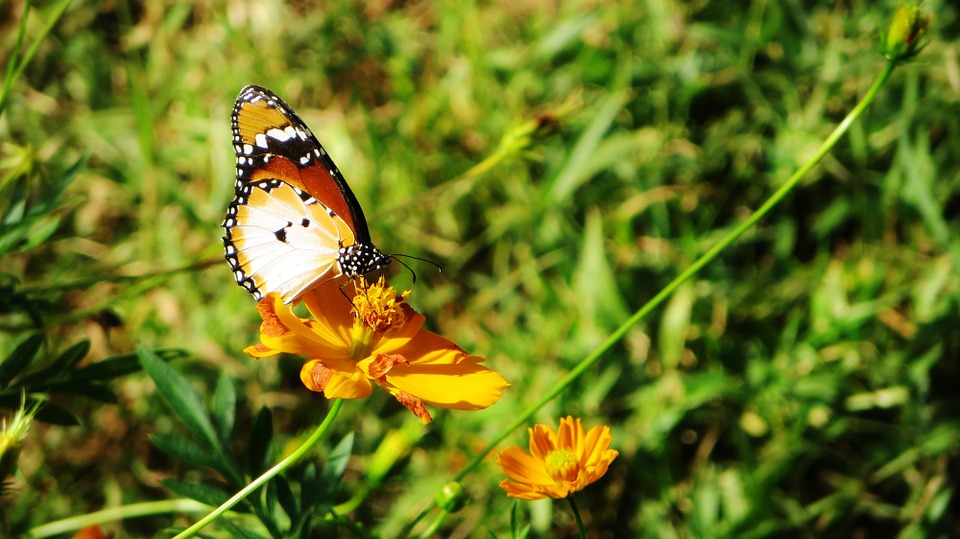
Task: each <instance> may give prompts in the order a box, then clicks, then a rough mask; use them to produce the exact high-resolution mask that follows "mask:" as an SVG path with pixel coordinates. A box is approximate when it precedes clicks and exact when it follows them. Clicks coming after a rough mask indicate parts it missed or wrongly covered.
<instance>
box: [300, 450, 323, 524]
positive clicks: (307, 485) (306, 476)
mask: <svg viewBox="0 0 960 539" xmlns="http://www.w3.org/2000/svg"><path fill="white" fill-rule="evenodd" d="M317 477H318V475H317V466H316V465H315V464H314V463H313V462H308V463H306V464H305V465H304V467H303V472H302V473H301V474H300V507H301V511H302V512H304V513H306V512H307V511H308V510H309V509H310V508H311V507H313V506H314V504H315V503H316V502H317V500H318V498H320V494H321V491H322V490H323V489H324V488H325V485H324V484H323V483H322V482H321V481H318V480H317Z"/></svg>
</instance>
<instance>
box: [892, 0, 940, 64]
mask: <svg viewBox="0 0 960 539" xmlns="http://www.w3.org/2000/svg"><path fill="white" fill-rule="evenodd" d="M932 18H933V17H932V16H931V15H928V14H925V13H924V12H923V9H922V8H921V7H920V5H919V4H914V5H912V6H907V5H906V4H900V5H899V6H898V7H897V10H896V11H895V12H894V13H893V20H892V21H891V22H890V29H889V30H887V38H886V40H885V41H884V44H883V54H884V56H886V57H887V58H889V59H890V60H897V61H900V60H909V59H910V58H913V57H914V56H916V55H917V54H919V53H920V50H921V49H923V45H921V44H920V40H921V38H923V35H924V34H925V33H926V32H927V27H928V26H929V25H930V21H931V19H932Z"/></svg>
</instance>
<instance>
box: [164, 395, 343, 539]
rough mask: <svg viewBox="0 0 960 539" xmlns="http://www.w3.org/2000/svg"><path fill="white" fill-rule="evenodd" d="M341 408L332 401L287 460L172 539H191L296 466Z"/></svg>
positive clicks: (340, 401) (320, 437)
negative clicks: (318, 422) (262, 487)
mask: <svg viewBox="0 0 960 539" xmlns="http://www.w3.org/2000/svg"><path fill="white" fill-rule="evenodd" d="M341 406H343V399H336V400H334V401H333V406H331V407H330V412H329V413H328V414H327V417H326V418H325V419H324V420H323V423H321V424H320V426H319V427H317V430H315V431H313V434H311V435H310V438H308V439H307V441H306V442H303V444H301V445H300V447H298V448H297V449H296V451H294V452H293V453H291V454H290V456H288V457H287V458H285V459H283V460H281V461H280V462H278V463H277V464H276V465H275V466H274V467H273V468H270V469H269V470H267V471H266V472H264V473H263V475H261V476H260V477H258V478H256V479H254V480H253V482H252V483H250V484H249V485H247V486H245V487H243V489H242V490H240V492H238V493H236V494H234V495H233V497H232V498H230V499H229V500H227V501H226V502H224V503H223V505H221V506H220V507H217V508H216V509H214V510H213V511H212V512H211V513H210V514H208V515H207V516H205V517H203V518H202V519H200V520H199V521H198V522H197V523H196V524H194V525H193V526H190V527H189V528H187V529H186V530H184V531H182V532H180V533H178V534H177V535H176V536H174V538H173V539H185V538H187V537H193V536H194V535H196V533H197V532H199V531H200V530H201V529H202V528H203V527H204V526H206V525H207V524H210V523H211V522H213V521H214V520H216V519H218V518H220V516H221V515H222V514H224V513H225V512H227V511H228V510H229V509H230V508H231V507H233V506H234V505H236V504H237V503H239V502H240V501H241V500H243V499H244V498H246V497H247V496H249V495H250V493H252V492H253V491H255V490H257V489H258V488H260V487H261V486H263V485H264V484H266V482H267V481H269V480H271V479H273V478H274V477H276V476H277V474H279V473H280V472H282V471H284V470H286V469H287V468H289V467H290V466H293V465H294V464H296V463H297V462H298V461H299V460H300V459H301V458H303V456H304V455H306V454H307V452H309V451H310V450H311V449H313V446H315V445H316V444H317V442H319V441H320V440H321V439H322V438H323V436H324V435H325V434H326V433H327V431H328V430H329V429H330V425H332V424H333V420H334V419H336V417H337V413H339V412H340V407H341Z"/></svg>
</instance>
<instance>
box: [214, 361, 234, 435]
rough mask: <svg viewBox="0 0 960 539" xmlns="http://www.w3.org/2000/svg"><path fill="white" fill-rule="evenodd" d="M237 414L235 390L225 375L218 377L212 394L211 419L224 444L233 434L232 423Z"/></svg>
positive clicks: (230, 379) (231, 380) (228, 377)
mask: <svg viewBox="0 0 960 539" xmlns="http://www.w3.org/2000/svg"><path fill="white" fill-rule="evenodd" d="M236 413H237V388H236V385H234V383H233V378H231V377H230V376H229V375H227V374H226V373H222V374H221V375H220V379H219V380H218V381H217V390H216V392H215V393H214V394H213V419H214V421H215V422H216V426H217V432H218V433H219V434H220V439H221V440H223V441H224V442H227V441H228V440H230V433H232V432H233V423H234V419H235V418H236Z"/></svg>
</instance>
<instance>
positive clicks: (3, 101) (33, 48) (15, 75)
mask: <svg viewBox="0 0 960 539" xmlns="http://www.w3.org/2000/svg"><path fill="white" fill-rule="evenodd" d="M71 1H72V0H63V1H62V2H60V4H59V5H57V7H56V8H55V9H54V11H53V16H52V17H50V20H49V21H47V24H46V26H44V27H43V30H41V31H40V35H38V36H37V39H35V40H34V41H33V43H32V44H31V45H30V48H29V49H27V52H25V53H24V55H23V56H22V57H20V58H19V59H17V57H16V54H17V53H18V52H19V51H20V46H21V45H22V44H23V36H24V34H25V29H26V27H27V16H28V15H29V14H30V3H29V2H27V4H26V6H24V9H23V20H21V21H20V35H19V36H18V38H17V44H16V46H15V48H14V50H13V54H11V55H10V59H9V61H10V62H11V63H10V64H8V66H7V73H6V76H5V77H4V81H3V93H2V94H0V114H3V111H4V109H6V106H7V100H8V99H9V98H10V91H11V90H12V89H13V85H14V83H15V82H16V80H17V79H19V78H20V75H22V74H23V70H24V69H26V68H27V65H29V64H30V61H31V60H33V55H35V54H36V53H37V51H38V50H39V49H40V45H42V44H43V41H44V40H45V39H46V38H47V36H48V35H50V32H52V31H53V27H54V26H56V24H57V23H58V22H59V21H60V18H61V17H63V14H64V13H65V12H66V11H67V8H68V7H70V2H71ZM14 65H15V66H16V67H13V66H14Z"/></svg>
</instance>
